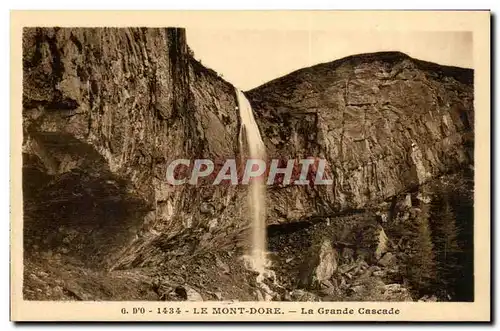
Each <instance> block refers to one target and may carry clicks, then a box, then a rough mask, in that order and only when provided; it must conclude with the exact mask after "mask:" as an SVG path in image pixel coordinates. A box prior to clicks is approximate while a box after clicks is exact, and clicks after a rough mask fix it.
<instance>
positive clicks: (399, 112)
mask: <svg viewBox="0 0 500 331" xmlns="http://www.w3.org/2000/svg"><path fill="white" fill-rule="evenodd" d="M472 82H473V72H472V70H469V69H462V68H455V67H445V66H440V65H437V64H432V63H427V62H423V61H419V60H416V59H412V58H410V57H408V56H407V55H405V54H402V53H398V52H383V53H373V54H362V55H354V56H350V57H347V58H344V59H340V60H337V61H334V62H330V63H325V64H320V65H316V66H313V67H310V68H305V69H301V70H298V71H296V72H293V73H291V74H289V75H287V76H284V77H282V78H278V79H276V80H273V81H271V82H269V83H267V84H264V85H263V86H261V87H258V88H256V89H253V90H251V91H249V92H248V97H249V99H250V100H251V102H252V104H253V107H254V109H255V113H256V115H257V121H258V122H259V125H260V127H261V130H262V132H263V136H264V137H265V142H266V146H267V150H268V154H269V156H270V157H284V158H302V157H321V158H325V159H326V160H327V161H328V165H329V171H328V173H329V178H331V179H333V185H332V186H323V187H321V186H316V187H315V188H311V187H307V188H303V187H297V186H289V187H273V188H272V189H271V191H270V195H271V198H272V200H273V203H271V204H270V205H271V206H273V207H272V208H273V209H274V210H271V211H270V212H272V215H273V216H272V217H270V221H271V222H290V221H292V220H301V219H303V218H304V217H310V216H328V215H331V214H334V213H336V212H338V211H340V210H349V209H365V208H370V207H373V206H374V205H376V204H377V203H380V202H383V201H384V200H386V199H388V198H390V197H392V196H395V195H397V194H400V193H402V192H405V191H407V190H408V189H411V188H414V187H416V186H418V185H419V184H422V183H424V182H426V181H427V180H429V179H431V178H436V177H437V176H439V175H440V174H443V173H448V172H453V171H454V170H456V169H459V168H462V167H467V166H469V165H472V164H473V154H474V153H473V142H474V133H473V132H474V127H473V126H474V106H473V96H474V92H473V85H472Z"/></svg>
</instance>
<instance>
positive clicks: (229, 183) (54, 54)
mask: <svg viewBox="0 0 500 331" xmlns="http://www.w3.org/2000/svg"><path fill="white" fill-rule="evenodd" d="M241 13H243V12H241ZM21 14H23V13H18V15H19V16H18V25H17V27H18V33H17V35H16V38H14V37H13V41H12V42H13V43H17V44H16V45H18V47H17V48H16V49H13V51H15V50H17V51H18V52H19V54H18V59H17V61H18V62H16V63H19V66H18V67H17V68H18V76H19V77H17V80H15V79H13V81H14V80H15V81H17V82H18V83H19V84H18V85H17V86H16V88H17V89H18V90H19V93H18V94H17V96H18V97H17V99H15V100H16V102H17V103H16V104H13V109H12V113H13V114H14V113H16V114H17V115H16V116H18V121H17V122H16V123H18V124H19V127H18V130H17V136H16V137H17V139H18V143H17V145H16V146H17V147H19V149H15V150H13V151H12V152H13V153H18V156H13V158H16V160H17V161H18V164H17V165H16V166H14V164H13V167H15V168H16V169H17V172H18V177H17V181H18V186H19V190H18V191H17V192H21V195H20V196H19V197H17V200H19V201H18V205H19V206H18V207H16V208H14V209H13V214H12V215H11V225H12V226H13V232H12V240H13V241H15V242H16V243H15V244H14V243H13V246H12V247H13V249H12V254H13V257H14V259H13V263H14V264H15V265H16V267H15V268H14V269H13V271H12V279H11V282H12V284H13V288H12V295H13V296H17V297H18V299H16V301H14V302H13V306H12V308H13V311H14V312H13V314H15V315H16V316H19V317H18V318H20V319H23V318H22V317H21V316H22V315H23V314H26V315H27V316H30V314H35V315H31V316H38V317H33V318H35V319H44V317H43V314H41V313H40V312H39V313H34V312H32V311H26V310H24V311H21V310H20V309H19V310H17V309H16V306H15V304H16V303H18V304H19V305H21V303H23V304H37V305H38V306H37V307H43V305H50V304H56V305H58V306H56V307H61V309H63V307H64V309H65V310H66V311H72V312H74V311H75V310H78V309H83V308H71V307H72V306H70V305H71V304H83V303H82V302H88V303H89V304H91V305H94V304H95V305H96V306H95V307H94V308H93V309H95V310H98V309H100V308H99V307H100V306H99V305H100V304H103V305H104V304H105V302H109V303H110V304H111V303H112V304H113V305H116V306H114V307H116V308H113V314H114V316H115V317H113V318H116V319H119V318H120V315H121V316H122V317H123V319H124V320H134V319H142V320H144V319H146V320H147V319H148V318H151V319H158V318H160V319H161V318H163V319H166V320H195V319H191V318H190V316H192V315H193V314H194V315H198V317H197V318H203V317H204V318H205V319H207V320H209V319H213V320H216V319H224V318H231V319H234V318H236V319H239V320H250V319H257V320H259V319H260V320H270V321H271V320H278V319H281V320H301V318H306V316H307V315H313V316H308V318H307V319H308V320H314V319H315V317H316V318H319V317H318V316H321V319H322V320H330V321H334V320H336V319H339V318H342V319H345V318H348V319H354V320H371V319H374V320H375V319H378V320H391V319H393V320H398V319H399V320H413V319H420V317H410V315H409V314H411V310H412V308H411V307H414V305H417V304H418V307H421V308H419V309H420V311H427V310H429V311H430V310H433V309H441V308H442V307H443V306H441V305H440V304H441V303H455V304H457V305H462V306H460V307H462V308H460V309H462V310H463V311H469V312H470V313H471V314H472V315H470V316H476V315H473V310H478V309H479V307H478V306H477V305H478V304H481V305H482V306H481V307H483V308H481V309H482V310H483V311H482V312H483V313H485V315H484V314H483V315H482V314H480V313H478V315H477V316H480V317H477V318H478V319H481V320H484V319H489V318H490V316H489V300H490V299H489V281H490V278H489V263H490V260H489V254H490V253H489V248H490V242H489V241H490V235H489V222H490V221H489V195H487V194H489V193H488V192H489V191H488V186H489V177H487V178H485V179H484V180H483V181H482V182H479V183H478V179H477V178H478V175H479V176H489V171H488V169H489V168H488V167H489V161H488V160H489V159H488V158H489V147H488V146H489V138H488V137H486V138H487V139H485V136H484V135H483V136H481V137H482V138H480V139H482V140H478V138H477V137H478V135H477V133H478V132H481V130H483V131H482V132H483V133H487V131H484V130H489V113H490V109H489V103H488V102H489V67H488V68H487V70H486V71H485V70H483V71H480V69H479V71H478V68H479V66H480V65H481V63H482V64H483V65H486V66H488V63H489V36H488V35H486V34H488V33H489V19H490V18H489V15H490V14H489V12H487V11H484V12H463V13H461V14H456V15H457V16H453V13H451V12H449V13H448V16H447V15H445V14H442V13H441V14H442V15H444V16H443V17H448V18H450V26H446V25H445V24H446V20H444V21H442V22H443V25H442V29H439V27H438V26H432V25H431V23H432V22H436V21H440V17H439V15H440V14H438V13H433V12H428V13H425V12H422V13H420V14H419V15H420V16H419V17H422V16H425V15H427V16H428V17H429V20H430V25H429V27H428V28H429V29H419V28H418V24H416V25H413V26H414V28H408V27H407V28H404V29H403V28H401V29H399V28H398V26H396V25H395V26H394V27H393V29H378V28H364V29H362V28H359V29H356V26H355V23H354V22H351V23H349V20H348V19H346V18H347V17H346V16H343V15H347V14H349V15H351V16H350V17H352V19H351V21H352V20H354V19H356V20H359V21H362V20H363V17H365V16H364V14H363V13H362V12H351V13H347V12H344V13H337V12H329V13H328V15H330V16H326V15H327V14H324V16H321V15H322V14H321V13H318V14H317V22H316V23H314V22H315V15H316V13H314V12H312V13H311V12H309V13H308V16H304V17H307V18H308V20H305V21H306V22H308V23H307V24H306V23H304V24H297V22H296V21H295V23H290V24H295V27H293V26H292V25H287V24H284V25H283V26H281V27H280V26H279V24H277V23H276V22H277V20H272V19H270V18H269V21H270V22H269V24H268V25H269V27H266V25H265V24H264V25H263V26H264V27H263V26H259V25H257V24H256V23H255V22H254V23H251V22H250V23H249V24H243V25H237V24H227V27H224V25H222V24H216V25H213V26H202V25H201V24H189V22H190V21H189V22H186V23H185V24H184V25H181V24H179V23H177V21H175V20H173V21H171V22H169V20H168V19H165V20H163V21H162V20H159V19H158V18H159V16H154V15H152V20H151V22H154V23H152V24H148V20H147V19H145V20H143V21H141V22H139V24H137V25H135V24H132V23H134V21H133V20H130V21H128V22H127V21H125V20H124V22H122V24H121V25H117V24H109V25H107V24H105V23H104V24H102V23H103V22H105V21H103V20H102V18H103V17H105V16H101V20H100V21H99V18H97V21H96V22H98V24H95V25H92V24H90V25H89V24H81V25H74V24H67V23H66V24H65V22H68V21H64V20H63V21H62V22H61V23H60V24H59V23H57V20H56V21H54V23H50V22H51V21H50V20H49V19H47V20H45V22H44V23H43V24H39V25H36V24H33V23H32V22H30V21H27V20H26V19H27V18H28V17H31V16H29V15H28V16H26V17H24V18H25V20H24V21H22V20H21V18H22V17H23V15H21ZM205 14H206V15H205V17H206V18H207V20H208V19H210V20H211V21H215V19H214V18H213V17H215V16H210V15H209V14H208V13H205ZM302 14H303V15H305V14H306V13H305V12H304V13H302ZM386 14H387V15H396V16H397V15H400V16H398V17H401V18H403V17H404V15H409V16H410V17H409V18H408V21H409V22H412V20H411V18H412V17H411V15H410V12H406V13H403V12H393V13H392V14H388V13H386ZM467 14H468V15H469V16H467ZM40 15H42V16H43V14H40ZM102 15H104V14H102ZM137 15H139V16H140V14H139V13H137ZM144 15H146V14H144ZM194 15H195V14H193V20H194ZM197 15H199V16H203V15H204V14H203V13H198V14H197ZM213 15H215V14H213ZM220 15H221V17H228V16H230V15H231V14H230V13H225V14H223V13H220ZM242 15H243V14H242ZM248 15H249V16H248V20H249V21H252V20H251V18H252V17H254V16H251V15H252V14H250V13H249V14H248ZM253 15H257V16H258V15H261V17H262V19H263V20H264V19H265V17H266V16H265V15H264V14H262V13H261V14H256V13H254V14H253ZM278 15H282V17H283V18H286V17H287V15H293V14H290V13H288V14H286V13H279V12H275V13H274V16H272V17H278ZM295 15H300V13H296V14H295ZM335 15H338V17H339V19H342V18H344V20H343V21H342V22H345V21H347V23H345V24H346V25H344V26H343V27H330V28H328V26H327V25H326V23H325V24H321V23H320V22H324V21H328V20H326V18H329V19H332V17H336V16H335ZM381 15H383V13H382V14H380V16H381ZM433 15H434V16H435V17H434V16H433ZM63 16H64V14H60V16H59V17H63ZM172 16H173V14H172ZM47 17H48V16H47ZM56 17H57V16H56ZM68 17H69V16H68ZM144 17H147V16H144ZM166 17H169V16H166ZM236 17H237V16H236ZM242 17H246V16H242ZM377 17H378V16H377V15H375V16H373V17H372V18H373V24H378V22H379V21H382V20H383V19H382V17H381V18H380V19H377ZM433 17H434V18H433ZM455 17H458V18H457V19H456V21H458V22H459V24H462V23H461V22H463V21H465V22H468V21H469V22H473V21H474V20H476V21H478V22H481V24H482V25H481V27H483V26H485V27H486V28H487V29H486V30H485V29H483V30H479V33H478V30H477V29H476V30H474V28H473V27H472V26H471V27H470V28H469V29H464V28H463V25H462V26H461V27H462V28H461V29H459V28H456V26H454V25H453V24H455V23H454V22H455V21H454V19H455ZM154 18H155V19H156V20H153V19H154ZM158 21H160V22H162V23H161V24H160V25H158V24H157V23H158ZM229 21H230V22H232V23H234V22H235V21H236V19H235V18H233V19H232V20H231V19H229V18H228V22H229ZM284 21H286V20H285V19H284ZM289 21H290V22H291V21H292V20H289ZM414 21H415V20H414ZM35 22H36V20H35ZM76 22H78V21H75V24H76ZM56 23H57V24H56ZM367 24H368V23H367ZM408 24H410V23H408ZM457 24H458V23H457ZM463 24H465V23H463ZM273 26H274V28H273ZM476 27H477V25H476ZM481 33H485V35H486V38H484V36H485V35H482V34H481ZM14 39H15V40H14ZM485 39H486V40H487V44H486V47H487V49H485V50H484V51H483V53H478V52H477V51H476V50H477V47H476V46H477V44H478V43H479V41H484V40H485ZM483 45H484V44H483ZM13 75H14V74H13ZM479 75H486V76H479ZM478 77H479V78H480V80H478ZM479 81H481V82H482V83H481V82H479ZM485 82H486V84H485ZM478 84H479V85H478ZM478 89H479V90H482V91H483V92H484V93H482V94H480V96H478V95H479V92H478ZM485 93H486V94H485ZM485 95H486V98H485ZM480 98H482V99H481V100H479V99H480ZM480 101H482V103H479V102H480ZM480 116H482V122H480V121H479V119H480ZM12 123H14V121H13V122H12ZM485 128H486V129H485ZM12 130H14V129H12ZM13 139H14V136H13ZM478 148H479V149H478ZM479 152H481V153H483V154H479ZM12 162H14V160H13V161H12ZM479 162H482V166H483V168H481V165H478V164H479ZM485 166H486V168H484V167H485ZM485 169H486V171H484V170H485ZM13 176H14V175H13ZM485 183H486V186H484V185H485ZM478 185H483V186H478ZM478 188H480V189H479V190H480V191H481V192H482V193H483V194H486V195H483V196H482V201H483V204H482V205H478V203H479V201H478V198H477V197H478V195H477V194H478V193H479V192H478ZM484 203H486V205H485V204H484ZM478 206H483V207H484V206H486V209H485V208H479V209H480V210H478ZM16 210H17V211H19V213H14V212H15V211H16ZM478 212H482V214H481V215H482V217H481V218H478V217H477V215H478ZM479 248H481V249H479ZM479 250H481V252H479ZM478 252H479V253H478ZM482 254H484V256H481V255H482ZM478 257H479V258H481V260H478ZM14 284H17V285H15V286H14ZM481 284H482V285H481ZM478 286H483V287H482V288H481V289H479V290H478ZM400 305H402V306H400ZM33 307H34V306H33ZM75 307H76V306H75ZM79 307H84V306H79ZM85 307H87V306H85ZM104 307H108V306H104ZM433 307H434V308H433ZM436 307H440V308H436ZM457 307H459V306H457ZM467 307H469V308H467ZM472 308H473V309H472ZM52 309H55V308H52ZM103 309H107V308H103ZM457 309H458V308H457ZM458 311H460V310H455V314H457V312H458ZM51 314H52V316H54V314H55V313H51ZM78 314H80V313H78ZM81 314H83V313H81ZM404 314H407V315H406V316H402V315H404ZM89 315H90V316H88V317H86V318H91V317H92V316H91V314H90V313H89ZM68 316H69V315H68ZM79 316H80V317H79V318H80V319H81V318H82V317H81V316H82V315H79ZM86 316H87V315H86ZM116 316H118V317H116ZM230 316H231V317H230ZM432 316H434V317H432ZM443 316H444V315H443ZM485 316H486V317H485ZM421 318H423V319H424V320H425V319H426V318H425V317H422V316H421ZM429 318H430V319H433V320H434V319H436V318H440V317H439V313H430V315H429ZM463 318H467V316H466V315H463ZM28 319H31V318H28ZM61 319H69V320H71V318H70V317H63V316H62V315H61ZM444 319H445V320H460V319H461V317H460V316H458V315H453V313H449V315H448V316H447V317H445V318H444ZM469 320H474V317H471V319H469Z"/></svg>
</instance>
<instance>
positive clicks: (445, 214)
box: [432, 196, 462, 299]
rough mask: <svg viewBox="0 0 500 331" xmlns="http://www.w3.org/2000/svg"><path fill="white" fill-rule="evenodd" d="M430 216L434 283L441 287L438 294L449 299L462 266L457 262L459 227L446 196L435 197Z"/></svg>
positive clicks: (459, 251)
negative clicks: (435, 265)
mask: <svg viewBox="0 0 500 331" xmlns="http://www.w3.org/2000/svg"><path fill="white" fill-rule="evenodd" d="M435 201H436V203H435V204H434V209H435V211H434V213H433V216H432V228H433V241H434V246H435V253H436V262H437V279H436V285H438V287H439V288H440V289H441V291H440V292H441V293H440V296H441V297H443V298H445V299H450V298H452V297H453V296H454V294H455V293H454V292H455V290H454V287H455V286H456V283H457V281H458V280H459V278H460V275H461V273H462V270H461V269H462V268H461V266H460V264H459V263H458V259H459V254H460V253H461V249H460V247H459V245H458V241H457V237H458V234H459V229H458V228H457V225H456V217H455V213H454V212H453V209H452V208H451V205H450V203H449V201H448V199H447V198H446V197H442V196H441V197H436V199H435Z"/></svg>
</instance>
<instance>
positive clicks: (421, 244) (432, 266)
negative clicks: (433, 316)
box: [406, 203, 436, 295]
mask: <svg viewBox="0 0 500 331" xmlns="http://www.w3.org/2000/svg"><path fill="white" fill-rule="evenodd" d="M414 230H415V231H414V234H413V236H412V238H411V239H410V241H411V247H412V250H411V251H410V254H409V257H408V261H407V264H406V278H407V279H408V281H409V282H410V285H411V287H412V288H413V290H414V291H416V292H417V293H418V294H419V295H422V294H426V293H430V292H431V288H432V285H433V283H434V281H435V278H436V263H435V255H434V245H433V243H432V239H431V230H430V226H429V207H428V205H427V204H424V203H422V207H421V212H420V215H419V216H418V217H417V218H416V220H415V223H414Z"/></svg>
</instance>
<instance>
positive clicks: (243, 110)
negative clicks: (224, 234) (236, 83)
mask: <svg viewBox="0 0 500 331" xmlns="http://www.w3.org/2000/svg"><path fill="white" fill-rule="evenodd" d="M236 95H237V99H238V108H239V114H240V118H241V128H240V137H242V136H243V134H244V135H245V138H246V144H247V147H248V151H249V154H250V155H249V156H250V159H258V160H265V158H266V149H265V145H264V142H263V141H262V137H261V135H260V132H259V127H258V126H257V122H255V118H254V116H253V111H252V106H251V105H250V102H249V101H248V99H247V98H246V97H245V95H244V94H243V92H241V91H240V90H238V89H237V90H236ZM242 141H243V140H240V144H243V143H242ZM241 147H243V146H241ZM242 149H243V148H242ZM249 184H250V188H249V189H250V194H249V195H248V207H249V210H250V217H251V237H250V243H251V246H250V252H249V254H248V256H246V261H247V263H248V264H249V268H251V269H253V270H254V271H256V272H258V273H259V276H258V279H257V281H260V280H262V279H263V278H264V277H267V276H268V275H269V269H268V268H269V261H268V259H267V243H266V241H267V232H266V206H265V201H266V183H265V179H264V176H261V177H260V178H253V179H252V180H251V181H250V183H249Z"/></svg>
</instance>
